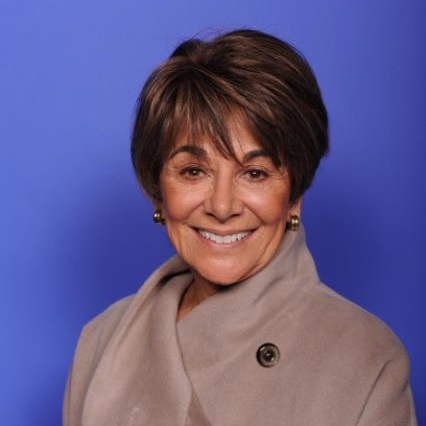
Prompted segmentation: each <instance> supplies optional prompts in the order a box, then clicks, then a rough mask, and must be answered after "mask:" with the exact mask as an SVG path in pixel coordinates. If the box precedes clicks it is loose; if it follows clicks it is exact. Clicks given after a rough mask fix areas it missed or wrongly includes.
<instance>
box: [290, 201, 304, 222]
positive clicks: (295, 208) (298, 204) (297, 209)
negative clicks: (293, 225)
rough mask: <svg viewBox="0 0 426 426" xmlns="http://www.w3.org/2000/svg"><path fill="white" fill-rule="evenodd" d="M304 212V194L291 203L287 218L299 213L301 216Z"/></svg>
mask: <svg viewBox="0 0 426 426" xmlns="http://www.w3.org/2000/svg"><path fill="white" fill-rule="evenodd" d="M301 214H302V196H300V197H299V198H298V199H297V200H296V201H295V202H294V203H293V204H291V206H290V208H289V209H288V213H287V219H290V216H292V215H297V216H299V217H300V216H301Z"/></svg>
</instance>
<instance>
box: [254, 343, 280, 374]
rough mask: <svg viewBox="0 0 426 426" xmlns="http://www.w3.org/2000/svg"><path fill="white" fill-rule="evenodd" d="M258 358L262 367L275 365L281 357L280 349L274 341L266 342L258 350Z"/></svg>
mask: <svg viewBox="0 0 426 426" xmlns="http://www.w3.org/2000/svg"><path fill="white" fill-rule="evenodd" d="M256 358H257V362H258V363H259V364H260V365H261V366H262V367H266V368H269V367H273V366H274V365H275V364H276V363H277V362H278V361H279V359H280V351H279V349H278V348H277V347H276V346H275V345H274V344H273V343H264V344H263V345H262V346H260V348H259V349H258V350H257V353H256Z"/></svg>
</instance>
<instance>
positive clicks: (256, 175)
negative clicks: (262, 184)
mask: <svg viewBox="0 0 426 426" xmlns="http://www.w3.org/2000/svg"><path fill="white" fill-rule="evenodd" d="M246 175H247V176H248V178H249V179H250V180H262V179H265V178H267V177H268V174H267V173H266V172H265V171H264V170H260V169H250V170H247V171H246Z"/></svg>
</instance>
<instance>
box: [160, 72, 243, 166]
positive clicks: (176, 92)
mask: <svg viewBox="0 0 426 426" xmlns="http://www.w3.org/2000/svg"><path fill="white" fill-rule="evenodd" d="M231 89H232V88H231V87H230V86H227V84H226V83H225V82H224V81H223V79H218V77H216V76H215V75H212V74H210V73H209V72H207V71H204V70H200V69H187V70H185V72H184V73H181V75H179V76H177V78H176V81H175V84H174V85H173V93H171V94H170V97H171V98H173V101H172V102H167V105H169V111H167V112H166V114H165V115H164V117H165V119H164V121H163V124H162V131H161V138H160V145H161V147H160V150H161V152H162V154H163V161H165V160H166V159H167V157H168V156H169V155H170V152H171V151H172V150H173V148H174V146H175V145H176V143H177V141H178V140H179V139H182V138H185V139H186V140H187V142H188V143H189V144H191V145H195V146H197V145H201V144H202V143H203V142H205V141H206V140H207V141H208V142H209V143H210V144H211V145H212V146H213V147H214V149H215V150H217V151H218V152H219V153H220V154H221V155H223V156H224V157H225V158H233V159H237V157H236V154H235V150H234V147H233V144H232V141H231V135H230V131H229V129H230V123H231V122H232V120H235V121H240V120H241V119H242V120H243V121H244V123H246V122H247V117H246V114H245V112H244V110H243V108H242V106H241V105H239V104H238V103H237V102H235V93H230V91H231ZM250 127H251V126H250Z"/></svg>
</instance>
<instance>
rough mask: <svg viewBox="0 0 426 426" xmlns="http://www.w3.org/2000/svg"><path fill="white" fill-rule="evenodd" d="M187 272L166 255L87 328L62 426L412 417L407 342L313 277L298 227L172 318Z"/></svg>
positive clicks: (317, 425)
mask: <svg viewBox="0 0 426 426" xmlns="http://www.w3.org/2000/svg"><path fill="white" fill-rule="evenodd" d="M190 282H191V274H190V272H189V271H188V268H187V266H186V265H185V264H184V263H183V262H182V261H181V260H180V259H179V258H178V257H174V258H172V259H171V260H170V261H168V262H166V263H165V264H164V265H163V266H162V267H160V268H159V269H158V270H157V271H156V272H155V273H154V274H153V275H152V276H151V277H150V278H149V279H148V281H147V282H146V283H145V284H144V286H143V287H142V288H141V290H140V291H139V292H138V293H137V294H136V295H135V296H133V297H130V298H127V299H124V300H122V301H119V302H118V303H116V304H114V305H113V306H111V307H110V308H109V309H107V310H106V311H105V312H104V313H102V314H101V315H100V316H98V317H97V318H95V319H94V320H93V321H92V322H90V323H89V324H88V325H87V326H86V327H85V328H84V330H83V332H82V335H81V337H80V341H79V344H78V347H77V350H76V354H75V358H74V363H73V366H72V370H71V372H70V375H69V380H68V387H67V391H66V396H65V403H64V426H81V425H84V426H136V425H138V426H139V425H149V426H190V425H193V426H207V425H211V426H255V425H256V426H258V425H262V426H277V425H288V426H310V425H312V426H355V425H357V426H367V425H368V426H413V425H416V420H415V414H414V409H413V405H412V398H411V392H410V387H409V382H408V377H409V367H408V359H407V355H406V353H405V350H404V349H403V347H402V346H401V344H400V342H399V341H398V340H397V338H396V337H395V336H394V335H393V334H392V332H391V331H390V330H389V329H388V328H387V327H386V326H385V325H384V324H383V323H382V322H380V321H379V320H378V319H377V318H375V317H373V316H372V315H370V314H368V313H367V312H365V311H363V310H362V309H361V308H359V307H357V306H355V305H354V304H352V303H351V302H349V301H347V300H345V299H344V298H342V297H341V296H339V295H337V294H336V293H334V292H333V291H332V290H330V289H329V288H327V287H326V286H324V285H323V284H321V283H320V282H319V279H318V276H317V273H316V270H315V266H314V263H313V261H312V259H311V256H310V254H309V251H308V250H307V248H306V245H305V242H304V234H303V230H300V231H298V232H288V233H287V234H286V236H285V238H284V240H283V243H282V245H281V247H280V248H279V250H278V253H277V255H276V256H275V257H274V259H272V261H271V262H270V263H269V265H268V266H267V267H266V268H265V269H263V270H262V271H260V272H259V273H258V274H256V275H255V276H254V277H251V278H250V279H248V280H246V281H245V282H242V283H240V284H237V285H234V286H232V287H229V288H226V289H224V290H223V291H221V292H219V293H217V294H215V295H214V296H212V297H210V298H209V299H207V300H206V301H204V302H203V303H201V304H200V305H198V306H197V307H196V308H194V309H193V310H192V311H191V312H190V313H189V314H188V315H186V316H185V317H184V318H182V319H181V320H180V321H179V322H178V323H176V320H175V318H176V312H177V306H178V303H179V300H180V297H181V295H182V294H183V291H184V290H185V288H186V287H187V286H188V285H189V283H190ZM265 343H270V344H272V345H273V346H269V348H270V349H271V350H270V351H269V352H268V351H266V352H267V353H263V354H260V353H259V351H258V349H259V348H260V347H262V346H263V345H264V344H265ZM268 365H269V366H268Z"/></svg>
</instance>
